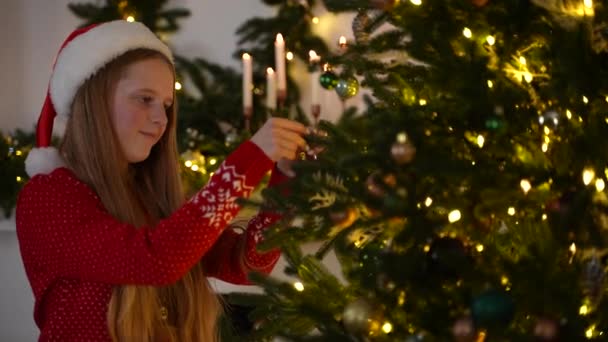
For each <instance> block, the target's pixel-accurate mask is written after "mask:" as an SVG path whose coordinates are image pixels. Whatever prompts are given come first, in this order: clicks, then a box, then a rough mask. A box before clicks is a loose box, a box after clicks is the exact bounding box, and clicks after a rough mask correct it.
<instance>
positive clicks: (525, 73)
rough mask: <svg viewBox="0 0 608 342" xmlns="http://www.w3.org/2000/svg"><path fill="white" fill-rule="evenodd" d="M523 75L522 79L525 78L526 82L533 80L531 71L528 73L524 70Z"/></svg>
mask: <svg viewBox="0 0 608 342" xmlns="http://www.w3.org/2000/svg"><path fill="white" fill-rule="evenodd" d="M523 76H524V80H525V81H526V82H528V83H531V82H532V80H534V76H532V74H531V73H529V72H527V71H526V72H524V75H523Z"/></svg>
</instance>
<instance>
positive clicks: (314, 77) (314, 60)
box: [308, 50, 321, 106]
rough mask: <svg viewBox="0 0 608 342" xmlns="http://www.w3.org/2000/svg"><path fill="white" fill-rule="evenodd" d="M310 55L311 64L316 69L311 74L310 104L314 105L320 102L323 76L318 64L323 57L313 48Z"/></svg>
mask: <svg viewBox="0 0 608 342" xmlns="http://www.w3.org/2000/svg"><path fill="white" fill-rule="evenodd" d="M308 56H309V57H310V58H309V61H310V64H311V65H312V66H313V67H314V70H313V72H312V73H311V75H310V104H311V105H313V106H314V105H319V104H320V102H319V93H320V89H321V88H320V86H321V85H320V84H319V77H320V76H321V71H320V70H319V68H318V65H317V64H318V63H319V61H320V60H321V57H320V56H319V55H317V53H316V52H315V51H313V50H310V52H308Z"/></svg>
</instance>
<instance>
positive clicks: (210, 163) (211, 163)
mask: <svg viewBox="0 0 608 342" xmlns="http://www.w3.org/2000/svg"><path fill="white" fill-rule="evenodd" d="M216 163H217V159H215V158H211V159H209V165H215V164H216Z"/></svg>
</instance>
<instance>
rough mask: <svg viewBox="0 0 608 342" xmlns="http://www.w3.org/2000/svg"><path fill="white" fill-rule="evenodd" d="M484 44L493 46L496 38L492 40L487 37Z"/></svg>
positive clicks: (492, 37)
mask: <svg viewBox="0 0 608 342" xmlns="http://www.w3.org/2000/svg"><path fill="white" fill-rule="evenodd" d="M486 42H488V44H490V45H494V43H496V38H494V36H487V37H486Z"/></svg>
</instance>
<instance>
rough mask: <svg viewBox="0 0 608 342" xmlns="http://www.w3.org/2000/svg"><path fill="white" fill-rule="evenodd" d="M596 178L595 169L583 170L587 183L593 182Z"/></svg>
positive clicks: (584, 180)
mask: <svg viewBox="0 0 608 342" xmlns="http://www.w3.org/2000/svg"><path fill="white" fill-rule="evenodd" d="M594 178H595V171H593V169H585V170H583V183H585V185H589V184H591V182H593V179H594Z"/></svg>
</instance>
